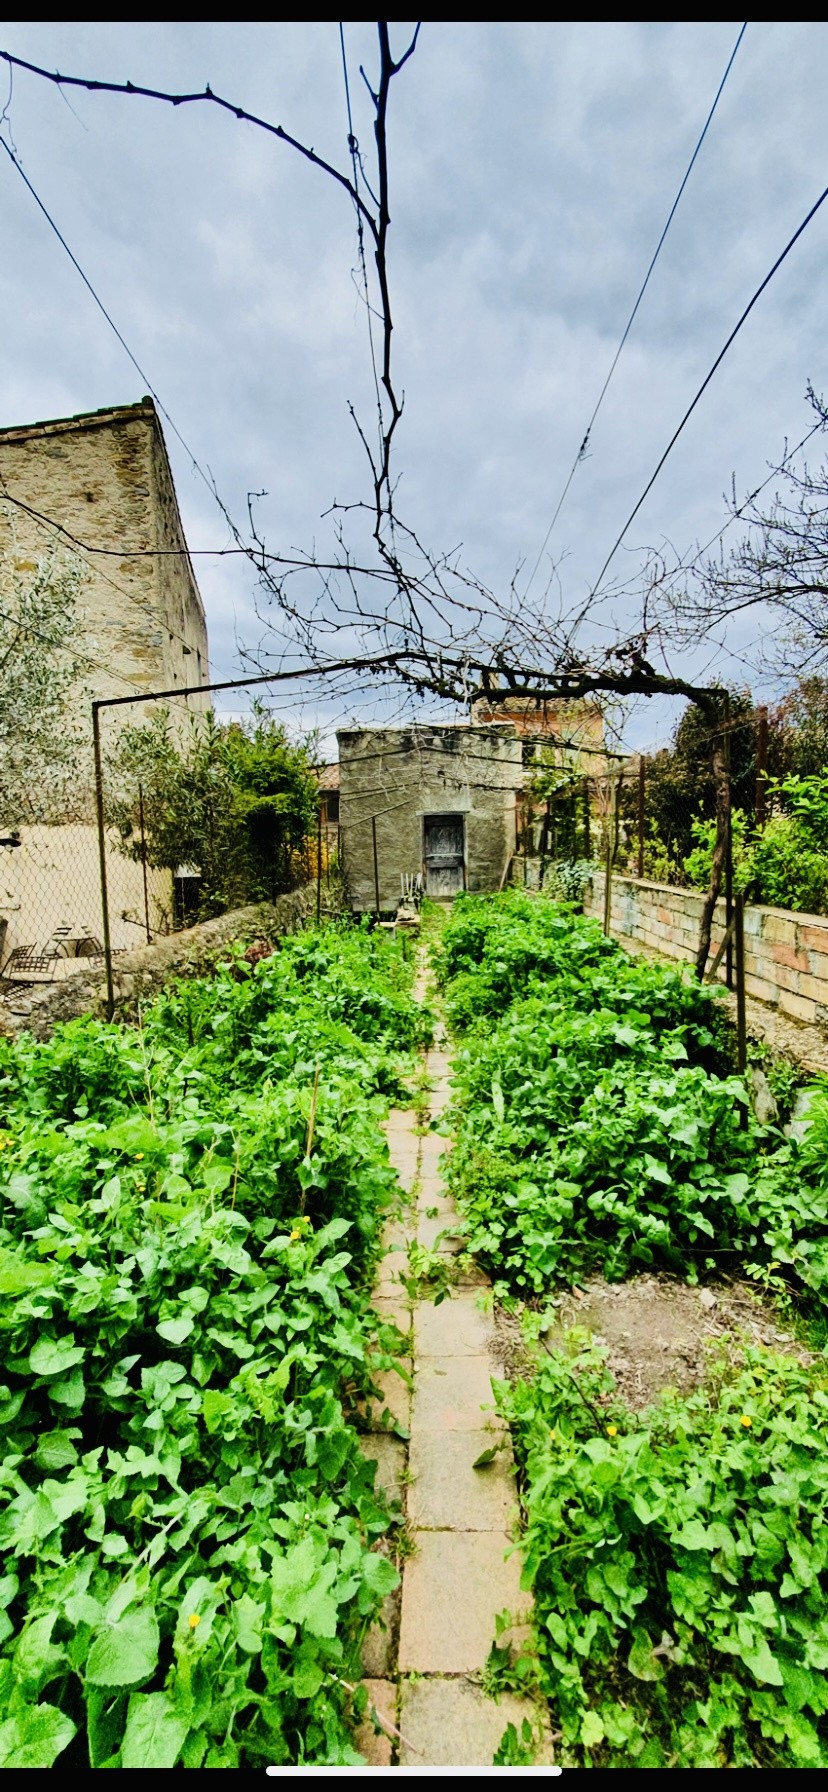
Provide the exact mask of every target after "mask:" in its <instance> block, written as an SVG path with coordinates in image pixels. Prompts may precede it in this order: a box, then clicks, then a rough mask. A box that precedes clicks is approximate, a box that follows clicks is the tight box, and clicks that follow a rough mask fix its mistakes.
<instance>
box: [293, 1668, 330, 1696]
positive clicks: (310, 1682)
mask: <svg viewBox="0 0 828 1792" xmlns="http://www.w3.org/2000/svg"><path fill="white" fill-rule="evenodd" d="M324 1678H325V1675H324V1672H323V1669H322V1668H321V1667H320V1666H319V1663H318V1661H300V1662H299V1664H298V1666H297V1667H296V1668H295V1669H294V1672H293V1690H294V1692H295V1694H296V1697H297V1699H315V1698H316V1695H317V1693H318V1691H319V1688H320V1686H321V1685H322V1682H323V1680H324Z"/></svg>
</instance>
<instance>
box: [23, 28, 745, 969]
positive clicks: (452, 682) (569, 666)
mask: <svg viewBox="0 0 828 1792" xmlns="http://www.w3.org/2000/svg"><path fill="white" fill-rule="evenodd" d="M418 33H419V26H417V28H416V30H415V31H414V34H413V36H412V37H411V39H410V41H409V42H408V43H407V45H406V47H405V49H404V50H403V51H402V52H401V53H400V54H396V55H395V53H394V51H393V50H392V46H391V36H390V27H389V25H388V23H387V22H384V21H379V22H378V24H377V52H378V63H377V73H376V75H375V76H374V77H373V78H372V77H369V75H368V74H366V73H365V71H364V70H362V69H361V70H360V74H361V76H362V79H363V80H364V83H365V86H366V88H367V90H368V92H369V94H370V98H371V103H372V107H373V136H374V146H373V154H372V158H371V161H370V170H369V166H368V160H369V159H368V157H367V155H365V154H364V153H363V151H362V149H361V147H360V145H359V143H358V142H357V139H356V137H355V136H354V134H353V128H351V131H350V133H349V136H348V152H349V160H350V172H348V171H347V170H345V169H342V168H338V167H336V166H335V165H334V164H333V163H332V162H329V161H327V160H326V159H324V158H323V157H321V156H319V155H317V153H316V152H315V151H314V150H313V149H312V148H311V147H310V146H309V145H308V144H306V143H304V142H303V141H302V140H301V139H300V138H298V137H297V136H296V135H294V134H293V133H292V132H289V131H287V130H285V129H284V128H283V127H282V126H281V125H276V124H274V123H272V122H271V121H269V120H267V119H263V118H260V117H257V116H255V115H253V114H251V113H249V112H247V111H246V110H245V109H244V108H243V107H240V106H236V105H235V104H234V103H233V102H232V101H230V100H228V99H226V98H224V97H223V96H221V95H219V94H217V93H215V92H214V91H213V90H212V89H211V88H209V87H208V88H206V89H205V90H204V91H203V92H195V93H171V92H168V91H166V90H163V89H161V88H151V87H147V86H141V85H139V84H136V83H133V82H110V81H105V80H101V79H98V78H92V77H86V76H74V75H72V76H69V75H63V74H60V73H53V72H52V71H50V70H48V69H45V68H41V67H39V66H37V65H35V64H33V63H29V62H25V61H23V60H22V59H21V58H17V57H14V56H11V55H9V54H8V53H7V52H0V55H2V56H3V58H4V59H5V60H6V62H7V63H8V64H9V65H10V66H11V67H12V68H21V69H25V70H27V71H28V72H29V73H31V74H33V75H35V76H37V77H39V78H41V79H44V80H47V81H50V82H51V83H53V84H54V85H56V86H58V87H60V88H62V89H63V88H72V87H80V88H84V89H86V90H88V91H90V92H95V91H103V92H109V93H121V94H124V95H128V96H129V97H130V98H132V99H136V98H142V99H145V100H150V101H154V102H157V103H162V104H166V105H170V106H174V107H183V106H191V105H196V104H208V105H212V106H215V107H217V108H219V109H221V110H222V111H224V112H225V113H229V114H231V115H232V116H234V117H235V118H237V119H239V120H243V121H246V122H248V123H251V124H253V125H255V126H257V127H259V128H261V129H262V130H263V131H265V132H266V133H268V134H269V135H270V136H271V137H274V138H276V139H277V140H279V141H280V142H281V143H282V144H284V145H285V146H286V147H287V148H289V149H290V150H291V151H293V152H294V153H296V154H298V155H300V156H302V157H304V158H305V159H306V160H307V161H309V162H310V163H311V164H312V165H313V166H315V167H316V168H318V169H319V171H320V172H321V173H322V174H324V175H325V176H326V177H327V178H329V179H331V180H333V181H334V182H335V183H337V184H338V185H339V187H340V188H341V189H342V191H343V193H344V194H345V195H346V197H347V198H348V200H349V202H350V203H351V205H352V206H353V209H354V214H355V220H356V229H357V244H358V256H359V265H360V272H361V278H362V283H363V299H364V304H365V310H366V317H367V322H368V330H369V347H370V354H371V360H372V370H373V375H374V390H375V396H376V420H375V427H373V426H372V427H371V428H369V427H368V426H367V425H366V423H365V421H364V420H363V419H361V418H360V417H358V416H357V414H356V412H355V410H354V409H353V407H352V412H351V414H352V416H353V420H354V425H355V427H356V429H357V431H358V434H359V438H360V441H361V443H362V446H363V449H364V452H365V455H366V460H367V465H368V467H369V469H370V497H368V498H360V497H356V498H355V499H354V500H352V501H350V502H338V503H334V504H333V505H331V506H330V507H329V509H328V511H327V512H326V513H325V514H327V515H328V516H331V517H332V519H333V528H334V551H333V553H332V554H330V555H329V557H327V558H324V557H321V556H319V555H317V554H316V553H315V552H311V551H309V552H307V553H305V552H302V551H299V552H297V553H293V554H289V555H285V554H283V553H276V552H274V551H273V550H272V549H271V548H270V547H269V546H268V543H267V541H266V539H265V537H264V535H263V533H262V532H261V529H260V527H259V524H258V521H257V509H256V495H255V494H251V496H250V497H249V499H248V516H247V521H246V524H245V526H244V528H242V527H241V526H239V525H238V524H237V523H236V521H235V520H234V519H233V518H232V517H231V516H230V514H229V512H228V511H227V510H226V508H225V506H224V505H223V504H222V510H223V511H224V515H225V518H226V520H227V523H228V525H229V527H230V529H231V531H232V534H233V538H234V541H235V543H236V547H237V549H238V550H239V551H240V552H244V553H245V554H247V556H248V557H249V559H250V562H251V564H252V566H253V567H254V568H255V571H256V574H257V578H258V582H259V589H260V593H261V603H260V610H259V614H260V619H261V622H262V634H261V638H260V639H259V641H258V642H256V643H248V644H247V645H246V647H245V649H244V653H245V658H246V660H247V663H248V665H249V666H251V667H255V668H256V670H258V671H261V672H270V671H277V670H280V669H283V668H284V667H285V665H286V663H289V662H291V661H296V660H301V662H302V663H303V664H304V665H306V666H307V667H308V668H310V669H312V670H313V671H315V672H317V673H319V674H323V675H330V677H331V680H332V685H333V686H334V688H336V689H337V690H338V692H339V694H340V695H341V694H342V693H343V691H344V689H345V687H346V684H347V681H348V676H349V674H348V670H347V668H348V666H350V677H351V683H350V690H351V694H352V695H356V694H357V692H364V691H366V690H367V689H369V688H371V687H372V686H373V687H376V684H377V681H385V682H390V683H393V684H395V685H396V686H397V688H399V687H400V685H402V686H403V687H405V688H406V689H407V690H408V691H410V692H411V693H412V694H413V695H414V696H415V697H416V696H424V695H428V696H431V697H435V696H436V697H438V698H443V699H447V700H449V701H452V702H455V703H458V704H462V705H463V706H464V707H465V706H467V705H469V704H470V703H471V702H473V701H474V699H475V697H477V696H486V697H492V696H503V695H506V696H518V697H529V698H534V699H536V700H537V701H538V702H539V703H540V702H544V701H549V700H555V699H565V700H573V699H577V698H579V697H586V696H595V695H601V694H604V695H612V696H616V697H630V696H655V695H665V696H684V697H686V698H688V699H690V700H691V701H693V702H696V703H699V704H700V705H701V706H702V708H703V709H704V711H705V714H706V715H707V716H708V718H709V720H710V723H711V731H712V732H715V729H716V727H717V726H718V718H719V716H720V705H719V699H718V697H717V695H716V693H713V692H707V691H699V690H698V689H697V687H696V686H695V685H694V684H693V683H692V682H690V681H689V680H687V679H684V678H682V677H680V676H676V675H674V674H673V672H672V671H671V669H670V667H669V665H668V664H667V662H666V658H665V656H664V654H663V652H662V637H661V632H660V631H661V629H662V626H663V625H662V622H661V620H660V618H659V615H658V606H657V605H655V606H654V605H652V604H651V603H650V602H649V595H648V597H647V598H646V599H645V602H644V605H643V608H641V609H640V612H639V611H638V610H635V604H634V602H633V599H632V598H631V596H630V593H629V591H627V592H625V593H623V595H624V599H625V602H624V610H625V615H626V617H627V618H629V615H630V610H631V608H632V609H633V610H635V620H634V623H633V624H632V625H631V624H630V623H629V620H627V621H626V622H625V625H624V627H623V628H620V629H619V630H618V631H617V632H616V634H615V637H614V638H612V639H611V640H610V642H609V644H608V645H605V646H603V647H601V648H596V647H595V646H594V644H593V642H592V641H591V640H590V626H589V625H590V621H591V617H592V614H593V609H594V605H595V603H596V600H597V599H598V598H599V597H605V596H606V593H600V594H599V593H596V592H591V593H590V594H589V595H588V597H587V598H586V599H585V600H583V601H581V602H576V603H574V604H573V603H568V602H567V600H566V599H565V597H564V595H563V592H562V589H561V588H560V586H559V585H558V586H557V588H556V577H555V574H556V569H555V568H554V567H552V568H551V569H550V576H549V580H548V583H547V587H546V590H545V591H544V592H542V593H541V596H540V597H539V598H538V599H537V600H535V601H534V602H533V603H529V602H528V601H527V599H526V595H525V591H521V590H519V588H518V575H517V573H516V574H515V576H514V577H513V579H512V581H511V584H510V586H509V588H508V589H507V590H506V591H505V592H504V591H498V592H494V591H492V590H490V589H488V588H487V587H486V586H485V585H484V584H483V583H482V582H481V581H480V580H479V579H478V578H477V577H475V575H474V573H473V572H472V571H471V570H470V568H469V567H468V566H467V565H466V563H465V561H464V558H463V555H462V549H461V548H460V547H454V548H452V549H450V550H449V551H435V549H434V548H433V547H432V546H430V545H428V544H427V543H426V542H425V540H424V539H423V536H422V532H421V531H418V530H417V529H416V528H415V527H414V525H413V524H412V523H411V522H410V521H408V520H406V519H404V518H403V517H402V516H401V515H400V513H399V510H398V508H397V504H396V493H397V480H396V472H395V460H394V456H395V450H396V446H397V435H398V428H399V424H400V420H401V417H402V414H403V406H404V399H403V395H402V393H401V391H400V390H399V388H398V386H397V383H396V378H395V371H394V361H393V353H392V349H393V329H394V325H393V313H392V301H391V280H390V273H389V232H390V226H391V210H390V179H389V107H390V103H391V97H392V93H393V88H394V82H395V81H396V80H397V78H398V77H399V76H400V74H401V73H402V71H403V69H405V68H406V66H407V65H408V63H409V62H410V60H411V58H412V57H413V56H414V53H415V51H416V47H417V40H418ZM366 250H367V251H368V253H366ZM369 256H370V258H371V260H372V263H373V266H372V271H371V274H370V277H369ZM215 495H216V498H217V500H218V502H219V503H221V499H220V497H219V494H218V492H216V494H215ZM585 643H586V644H585ZM659 654H660V656H661V662H662V666H663V668H664V669H663V670H659V669H657V668H656V666H655V665H654V664H653V658H655V657H657V656H659ZM343 662H344V665H343ZM335 667H336V674H335V681H334V668H335ZM713 772H714V776H715V778H716V779H717V789H718V788H719V784H721V790H720V792H719V799H720V800H719V803H718V808H719V813H720V832H721V834H722V842H724V839H725V837H726V825H727V815H728V813H729V792H728V790H727V789H726V774H725V768H724V761H723V757H722V755H721V753H719V754H718V757H717V754H716V753H715V752H714V754H713ZM723 855H724V844H721V850H719V848H718V847H717V855H716V857H715V858H714V878H713V885H712V887H711V892H710V896H709V914H708V916H707V922H706V936H705V931H704V928H703V930H702V939H703V943H704V941H705V938H706V944H704V950H703V952H701V953H700V964H701V966H702V968H703V962H704V959H706V955H707V950H708V947H709V938H710V925H709V923H710V916H711V915H712V912H713V907H714V905H715V900H716V897H717V895H718V888H719V880H720V877H721V866H722V862H723Z"/></svg>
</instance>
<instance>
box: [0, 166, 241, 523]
mask: <svg viewBox="0 0 828 1792" xmlns="http://www.w3.org/2000/svg"><path fill="white" fill-rule="evenodd" d="M0 145H2V147H3V149H4V150H5V152H6V155H7V156H8V158H9V161H10V162H11V164H12V167H13V168H15V169H16V170H17V173H18V174H19V176H20V179H21V180H22V181H23V184H24V186H25V187H26V188H27V189H28V191H29V193H30V194H31V196H32V198H33V200H34V202H35V205H36V206H37V207H38V209H39V210H40V211H41V212H42V214H43V216H44V218H45V219H46V222H47V224H48V225H49V228H50V230H52V231H54V234H55V236H56V237H57V240H58V242H59V243H60V245H61V248H62V249H65V251H66V254H67V255H68V257H69V260H70V261H71V263H72V266H73V268H74V269H75V270H76V272H77V273H78V274H80V277H81V279H82V281H83V284H84V286H85V287H86V289H87V291H88V292H89V293H90V295H91V297H92V299H93V300H94V302H95V304H96V305H97V307H98V310H99V311H100V312H101V315H102V316H103V317H104V318H105V319H106V322H107V323H108V324H109V327H110V329H111V330H112V331H113V332H114V334H115V336H116V337H117V339H118V341H119V342H120V344H121V347H122V349H123V351H124V353H125V355H126V356H127V358H128V359H129V360H130V361H131V363H132V366H133V367H134V368H135V370H136V372H137V373H139V374H140V376H141V379H142V380H143V381H144V384H145V386H146V389H147V391H148V392H149V393H150V394H151V395H152V398H153V399H154V401H155V403H156V405H157V406H158V409H159V411H160V412H161V415H162V416H163V417H164V418H165V419H166V421H167V423H168V424H169V426H170V429H171V430H172V432H173V435H174V436H175V437H176V438H177V440H178V441H179V442H180V444H181V446H182V448H183V449H184V452H185V454H186V455H187V458H188V459H189V461H190V463H191V465H192V467H193V469H194V471H195V472H196V473H198V475H199V478H200V479H202V480H203V482H204V484H205V485H206V487H207V490H208V492H209V493H210V495H211V497H212V498H213V499H214V501H215V502H216V503H217V504H218V506H219V509H220V511H221V513H222V515H223V517H224V518H225V521H227V522H228V523H230V526H231V527H233V525H232V523H231V522H230V514H229V511H228V509H227V506H226V505H225V504H224V502H223V500H222V499H221V498H220V497H219V494H218V491H217V490H216V485H215V481H214V480H212V479H211V478H210V476H209V474H208V473H206V472H205V470H204V468H203V467H202V465H201V462H200V461H199V459H198V458H197V456H196V455H195V454H194V452H193V450H192V448H191V447H190V445H189V443H188V442H187V441H185V438H184V436H183V435H182V434H181V431H180V429H179V427H178V424H177V423H176V422H175V421H174V420H173V418H172V417H171V416H170V413H169V411H168V410H167V407H166V405H165V404H164V403H163V402H162V400H161V399H160V398H159V396H158V393H157V392H156V390H155V387H154V386H153V384H152V381H151V379H150V377H149V375H148V374H147V373H145V371H144V369H143V367H142V366H141V363H140V361H139V360H138V359H137V357H136V356H135V355H134V354H133V352H132V349H131V348H130V346H129V343H128V342H127V340H126V337H125V336H123V335H122V333H121V331H120V330H119V328H118V325H117V324H116V322H115V319H114V318H113V317H112V315H111V313H110V312H109V311H108V310H107V308H106V306H105V304H104V302H103V299H101V298H100V297H99V296H98V293H97V292H96V291H95V288H94V286H93V285H92V282H91V280H90V279H89V276H88V274H86V273H85V272H84V270H83V268H82V267H81V264H80V262H79V261H78V258H77V256H76V255H75V254H74V252H73V250H72V249H70V247H69V244H68V242H67V240H66V238H65V236H64V235H63V232H62V231H61V230H60V229H59V227H58V225H57V224H56V222H55V220H54V218H53V217H52V214H51V212H50V211H49V210H48V209H47V207H46V205H45V204H44V202H43V200H42V199H41V197H40V195H39V193H38V192H37V191H36V190H35V188H34V187H33V185H32V182H31V181H30V180H29V177H28V175H27V174H26V172H25V169H24V168H23V165H22V163H21V161H20V160H19V158H18V157H17V156H16V155H15V153H14V150H13V149H12V148H11V147H10V145H9V144H8V143H7V142H6V139H5V137H2V136H0Z"/></svg>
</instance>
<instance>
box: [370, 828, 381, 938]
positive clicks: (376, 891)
mask: <svg viewBox="0 0 828 1792" xmlns="http://www.w3.org/2000/svg"><path fill="white" fill-rule="evenodd" d="M371 839H372V841H373V844H374V902H375V913H376V917H377V920H379V913H380V899H379V860H378V859H377V818H376V815H372V816H371Z"/></svg>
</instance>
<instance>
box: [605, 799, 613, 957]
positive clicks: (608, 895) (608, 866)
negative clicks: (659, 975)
mask: <svg viewBox="0 0 828 1792" xmlns="http://www.w3.org/2000/svg"><path fill="white" fill-rule="evenodd" d="M615 806H616V789H615V784H614V782H613V780H612V779H610V812H609V815H608V816H607V850H606V856H605V859H604V934H605V936H606V937H607V938H609V933H610V926H611V923H612V863H613V859H614V858H615Z"/></svg>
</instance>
